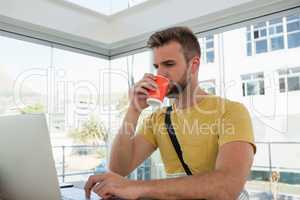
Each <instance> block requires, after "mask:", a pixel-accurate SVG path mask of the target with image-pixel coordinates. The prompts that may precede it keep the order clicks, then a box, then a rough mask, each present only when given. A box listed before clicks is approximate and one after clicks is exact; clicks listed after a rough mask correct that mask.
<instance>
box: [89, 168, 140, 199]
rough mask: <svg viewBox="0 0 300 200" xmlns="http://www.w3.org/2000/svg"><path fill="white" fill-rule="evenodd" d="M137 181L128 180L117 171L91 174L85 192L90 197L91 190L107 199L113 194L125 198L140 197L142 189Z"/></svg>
mask: <svg viewBox="0 0 300 200" xmlns="http://www.w3.org/2000/svg"><path fill="white" fill-rule="evenodd" d="M137 186H138V183H137V181H132V180H128V179H126V178H124V177H122V176H120V175H118V174H116V173H113V172H108V173H105V174H100V175H93V176H90V177H89V179H88V181H87V183H86V184H85V187H84V189H85V194H86V197H87V198H89V197H90V194H91V191H92V190H93V192H95V193H96V194H97V195H99V196H100V197H102V198H104V199H107V198H111V197H113V196H116V197H120V198H124V199H137V198H139V193H140V190H139V188H138V187H137Z"/></svg>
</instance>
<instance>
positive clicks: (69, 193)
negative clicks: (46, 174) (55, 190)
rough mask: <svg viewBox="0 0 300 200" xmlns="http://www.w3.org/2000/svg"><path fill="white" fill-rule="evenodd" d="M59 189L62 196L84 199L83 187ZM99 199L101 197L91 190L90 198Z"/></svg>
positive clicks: (91, 199) (77, 199)
mask: <svg viewBox="0 0 300 200" xmlns="http://www.w3.org/2000/svg"><path fill="white" fill-rule="evenodd" d="M60 191H61V195H62V196H63V197H67V198H70V199H74V200H86V198H85V193H84V190H83V189H79V188H74V187H72V188H62V189H61V190H60ZM99 199H101V198H100V197H99V196H98V195H97V194H95V193H94V192H91V197H90V200H99Z"/></svg>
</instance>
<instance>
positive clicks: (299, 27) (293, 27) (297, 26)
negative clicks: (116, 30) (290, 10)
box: [287, 21, 300, 32]
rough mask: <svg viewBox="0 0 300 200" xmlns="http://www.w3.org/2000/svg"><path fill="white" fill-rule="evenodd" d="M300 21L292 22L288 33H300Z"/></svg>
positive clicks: (289, 24)
mask: <svg viewBox="0 0 300 200" xmlns="http://www.w3.org/2000/svg"><path fill="white" fill-rule="evenodd" d="M299 30H300V21H296V22H291V23H288V24H287V32H293V31H299Z"/></svg>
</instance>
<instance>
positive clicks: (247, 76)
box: [241, 74, 251, 81]
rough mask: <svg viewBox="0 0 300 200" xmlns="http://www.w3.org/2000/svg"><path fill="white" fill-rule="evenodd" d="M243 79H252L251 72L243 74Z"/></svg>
mask: <svg viewBox="0 0 300 200" xmlns="http://www.w3.org/2000/svg"><path fill="white" fill-rule="evenodd" d="M241 78H242V80H245V81H246V80H250V79H251V74H245V75H241Z"/></svg>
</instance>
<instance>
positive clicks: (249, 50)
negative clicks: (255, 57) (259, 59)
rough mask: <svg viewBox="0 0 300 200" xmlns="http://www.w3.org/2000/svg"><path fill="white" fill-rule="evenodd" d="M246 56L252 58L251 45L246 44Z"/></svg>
mask: <svg viewBox="0 0 300 200" xmlns="http://www.w3.org/2000/svg"><path fill="white" fill-rule="evenodd" d="M247 56H252V43H250V42H248V43H247Z"/></svg>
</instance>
